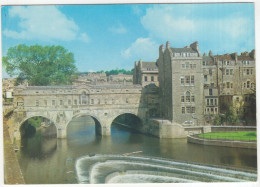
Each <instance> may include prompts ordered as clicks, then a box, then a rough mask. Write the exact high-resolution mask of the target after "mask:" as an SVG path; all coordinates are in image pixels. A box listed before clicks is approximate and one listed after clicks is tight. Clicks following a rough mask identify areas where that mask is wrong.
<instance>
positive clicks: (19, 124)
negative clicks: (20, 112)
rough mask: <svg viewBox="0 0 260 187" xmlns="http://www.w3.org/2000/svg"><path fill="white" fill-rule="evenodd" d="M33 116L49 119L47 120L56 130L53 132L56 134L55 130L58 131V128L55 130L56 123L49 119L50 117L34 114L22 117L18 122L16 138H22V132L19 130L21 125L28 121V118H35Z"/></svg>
mask: <svg viewBox="0 0 260 187" xmlns="http://www.w3.org/2000/svg"><path fill="white" fill-rule="evenodd" d="M35 117H42V118H43V119H47V120H49V121H50V122H51V123H52V124H53V125H54V127H55V130H56V132H55V133H56V136H57V131H58V130H57V125H56V123H55V122H54V120H53V119H51V118H50V117H48V116H46V115H42V114H35V115H30V116H28V117H26V118H24V119H23V120H22V121H21V122H19V123H18V130H19V138H18V139H21V138H22V132H21V130H22V126H23V125H24V124H25V122H26V121H28V120H29V119H31V118H35Z"/></svg>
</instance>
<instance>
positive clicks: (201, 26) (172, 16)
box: [141, 5, 254, 50]
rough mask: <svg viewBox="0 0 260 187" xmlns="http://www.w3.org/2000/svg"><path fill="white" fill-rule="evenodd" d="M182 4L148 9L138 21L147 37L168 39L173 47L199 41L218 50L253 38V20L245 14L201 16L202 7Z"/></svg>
mask: <svg viewBox="0 0 260 187" xmlns="http://www.w3.org/2000/svg"><path fill="white" fill-rule="evenodd" d="M181 6H183V7H181ZM184 6H186V5H178V6H174V7H173V6H171V7H170V6H153V7H151V8H148V9H147V10H146V14H145V15H144V16H143V17H142V18H141V23H142V25H143V27H144V28H145V29H146V30H147V31H148V32H149V37H151V38H156V39H159V40H160V41H161V40H164V41H168V40H169V41H171V42H172V45H173V46H176V45H177V46H185V45H188V44H190V43H191V42H194V41H199V43H200V44H201V46H206V45H207V46H206V47H209V46H212V49H213V50H214V49H215V50H219V49H220V48H222V47H223V46H224V45H226V46H227V44H229V46H230V45H233V46H234V47H233V48H234V49H235V48H238V47H240V46H241V49H242V45H247V46H249V45H250V44H251V43H252V42H250V41H249V40H253V38H254V23H253V21H252V20H250V19H249V18H248V17H245V16H243V15H239V14H236V15H234V14H231V13H230V14H227V15H226V16H218V17H217V16H216V17H214V18H209V16H201V15H203V14H204V12H203V13H201V12H200V11H201V10H202V9H200V11H198V10H197V9H196V8H194V7H191V6H189V7H188V5H187V7H184ZM192 8H193V9H192ZM205 11H209V9H207V10H205ZM235 46H236V47H235Z"/></svg>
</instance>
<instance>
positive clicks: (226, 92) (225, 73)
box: [215, 50, 256, 113]
mask: <svg viewBox="0 0 260 187" xmlns="http://www.w3.org/2000/svg"><path fill="white" fill-rule="evenodd" d="M215 60H216V63H217V65H218V81H219V84H218V85H219V99H220V112H221V113H224V112H225V111H226V110H227V106H229V105H233V107H234V108H235V110H236V112H237V113H239V110H241V109H242V110H243V112H246V110H248V103H249V98H250V95H251V94H253V93H254V91H255V83H256V82H255V81H256V79H255V77H256V75H255V50H252V51H251V52H250V53H248V52H244V53H241V55H237V54H236V53H233V54H225V55H217V56H215Z"/></svg>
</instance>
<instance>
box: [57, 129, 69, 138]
mask: <svg viewBox="0 0 260 187" xmlns="http://www.w3.org/2000/svg"><path fill="white" fill-rule="evenodd" d="M57 138H67V130H66V128H65V129H62V128H57Z"/></svg>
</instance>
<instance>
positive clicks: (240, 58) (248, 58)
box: [237, 55, 254, 60]
mask: <svg viewBox="0 0 260 187" xmlns="http://www.w3.org/2000/svg"><path fill="white" fill-rule="evenodd" d="M237 60H254V59H253V58H252V57H251V56H242V55H241V56H237Z"/></svg>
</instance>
